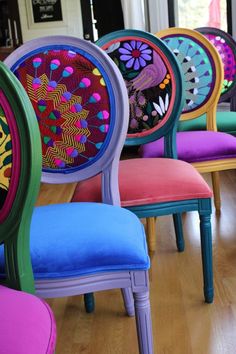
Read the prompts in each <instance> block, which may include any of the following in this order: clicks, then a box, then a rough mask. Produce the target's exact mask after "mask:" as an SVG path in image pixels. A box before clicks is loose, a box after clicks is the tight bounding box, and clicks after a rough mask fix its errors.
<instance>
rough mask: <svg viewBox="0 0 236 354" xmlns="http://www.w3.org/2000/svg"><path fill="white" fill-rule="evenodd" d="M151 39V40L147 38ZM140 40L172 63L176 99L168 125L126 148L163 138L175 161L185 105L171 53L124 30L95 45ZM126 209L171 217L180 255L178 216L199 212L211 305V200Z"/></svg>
mask: <svg viewBox="0 0 236 354" xmlns="http://www.w3.org/2000/svg"><path fill="white" fill-rule="evenodd" d="M150 36H151V37H150ZM135 37H136V38H137V40H138V39H139V38H142V39H149V40H152V41H153V42H154V43H155V44H156V45H157V46H158V47H159V48H160V50H161V51H162V52H163V53H164V55H165V56H166V57H167V58H168V60H169V62H170V63H171V67H172V70H173V75H174V78H175V83H176V92H177V93H176V97H175V102H174V106H173V109H172V113H171V114H170V117H169V119H168V120H167V122H166V123H165V124H164V125H163V126H162V127H161V128H160V129H156V130H155V131H154V132H150V133H149V134H145V136H142V134H138V135H137V136H132V135H129V134H128V135H127V138H126V141H125V145H126V146H137V145H141V144H145V143H147V142H151V141H154V140H157V139H159V138H161V137H162V136H164V144H165V157H169V158H174V159H176V158H177V154H176V141H175V138H176V126H177V122H178V119H179V116H180V114H181V111H182V107H183V101H184V96H183V92H184V86H183V78H182V73H181V69H180V67H179V63H177V61H176V59H175V57H174V55H173V53H172V52H171V51H170V50H169V48H168V47H167V46H166V45H165V44H164V43H163V41H161V40H158V41H157V40H156V39H157V38H156V37H154V36H152V35H150V34H148V33H145V32H141V31H136V30H124V31H117V32H113V33H111V34H108V35H106V36H104V37H102V38H100V39H99V40H98V41H97V45H99V46H100V47H102V48H103V49H105V50H106V49H107V48H108V46H109V44H111V43H115V41H118V39H120V38H121V39H122V40H124V39H130V38H135ZM127 209H129V210H130V211H132V212H134V213H135V214H136V215H137V216H138V217H139V218H150V217H153V218H154V217H157V216H162V215H168V214H172V215H173V219H174V226H175V232H176V243H177V248H178V250H179V251H183V250H184V237H183V229H182V219H181V213H183V212H188V211H194V210H195V211H198V213H199V217H200V232H201V247H202V266H203V278H204V296H205V301H206V302H208V303H211V302H212V301H213V271H212V240H211V222H210V215H211V198H205V199H201V198H200V199H199V198H197V199H192V200H180V201H174V202H163V203H154V204H149V205H139V206H128V207H127Z"/></svg>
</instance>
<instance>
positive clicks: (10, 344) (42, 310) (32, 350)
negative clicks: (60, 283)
mask: <svg viewBox="0 0 236 354" xmlns="http://www.w3.org/2000/svg"><path fill="white" fill-rule="evenodd" d="M0 319H1V320H0V353H1V354H53V353H54V351H55V343H56V326H55V320H54V316H53V313H52V311H51V309H50V308H49V306H48V305H47V304H46V302H44V301H43V300H41V299H39V298H38V297H36V296H33V295H30V294H26V293H24V292H22V291H16V290H12V289H9V288H6V287H4V286H0Z"/></svg>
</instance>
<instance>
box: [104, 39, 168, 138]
mask: <svg viewBox="0 0 236 354" xmlns="http://www.w3.org/2000/svg"><path fill="white" fill-rule="evenodd" d="M103 49H105V50H106V52H107V53H108V54H109V56H110V57H111V58H112V59H113V61H114V62H115V63H116V64H117V66H118V67H119V69H120V71H121V73H122V75H123V78H124V80H125V83H126V86H127V90H128V94H129V103H130V119H129V129H128V134H136V133H142V132H144V131H146V130H150V129H152V128H154V127H155V128H157V127H158V125H160V123H161V122H162V123H164V122H165V120H167V119H168V114H167V112H168V109H169V107H170V100H171V94H172V83H171V75H170V73H169V71H168V69H167V67H166V65H165V62H164V60H163V58H162V57H161V56H160V54H159V53H158V52H157V49H156V48H155V47H154V45H153V44H152V43H150V42H149V41H147V40H142V39H138V40H137V39H132V38H131V39H127V38H124V39H122V38H119V39H118V40H116V41H115V40H113V41H112V42H108V43H107V44H106V45H104V46H103Z"/></svg>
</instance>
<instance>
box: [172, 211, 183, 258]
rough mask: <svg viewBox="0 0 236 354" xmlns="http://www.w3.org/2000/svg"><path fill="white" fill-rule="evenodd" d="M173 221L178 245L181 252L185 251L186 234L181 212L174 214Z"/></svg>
mask: <svg viewBox="0 0 236 354" xmlns="http://www.w3.org/2000/svg"><path fill="white" fill-rule="evenodd" d="M173 221H174V227H175V235H176V245H177V249H178V251H179V252H183V251H184V247H185V245H184V235H183V225H182V217H181V214H173Z"/></svg>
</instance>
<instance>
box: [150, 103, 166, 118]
mask: <svg viewBox="0 0 236 354" xmlns="http://www.w3.org/2000/svg"><path fill="white" fill-rule="evenodd" d="M152 103H153V106H154V108H155V110H156V111H157V112H158V113H159V114H160V116H162V115H163V113H162V110H161V108H160V107H159V106H158V104H157V103H156V102H152Z"/></svg>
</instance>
